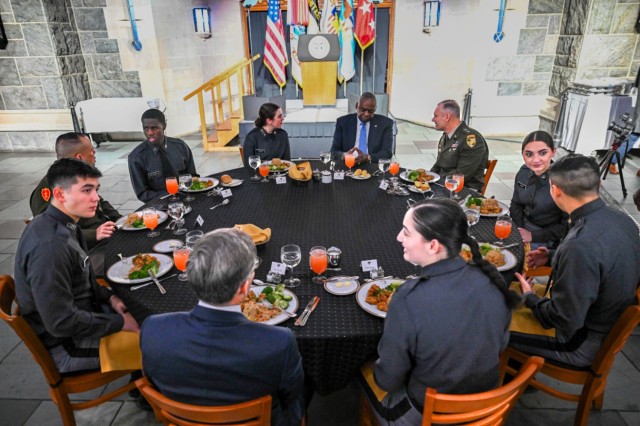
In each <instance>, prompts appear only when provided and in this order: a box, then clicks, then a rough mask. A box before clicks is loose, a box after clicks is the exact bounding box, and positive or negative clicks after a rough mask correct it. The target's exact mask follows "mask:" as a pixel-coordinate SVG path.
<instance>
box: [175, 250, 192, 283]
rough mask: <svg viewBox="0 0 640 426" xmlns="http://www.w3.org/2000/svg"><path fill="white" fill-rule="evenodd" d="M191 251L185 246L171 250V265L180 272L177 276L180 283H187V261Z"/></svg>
mask: <svg viewBox="0 0 640 426" xmlns="http://www.w3.org/2000/svg"><path fill="white" fill-rule="evenodd" d="M190 253H191V250H190V249H189V247H187V246H180V247H176V248H174V249H173V263H174V264H175V265H176V268H177V269H178V270H179V271H182V273H181V274H180V275H178V279H179V280H180V281H187V260H189V254H190Z"/></svg>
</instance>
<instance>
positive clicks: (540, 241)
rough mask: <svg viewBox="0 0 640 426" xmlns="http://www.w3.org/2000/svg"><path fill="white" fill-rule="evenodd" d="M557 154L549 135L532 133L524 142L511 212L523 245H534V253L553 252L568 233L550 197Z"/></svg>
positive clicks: (565, 218)
mask: <svg viewBox="0 0 640 426" xmlns="http://www.w3.org/2000/svg"><path fill="white" fill-rule="evenodd" d="M555 153H556V148H555V144H554V143H553V138H552V137H551V135H550V134H549V133H547V132H544V131H541V130H539V131H536V132H531V133H529V134H528V135H527V136H526V137H525V138H524V142H522V158H523V159H524V165H523V166H522V167H521V168H520V170H519V171H518V174H517V175H516V181H515V185H514V187H513V197H512V198H511V207H510V209H509V210H510V212H511V218H512V219H513V221H514V223H515V224H516V226H517V227H518V231H519V232H520V235H521V236H522V241H524V242H525V243H531V249H536V248H538V247H540V246H541V245H544V246H545V247H548V248H554V247H555V246H557V245H558V243H559V242H560V240H562V237H564V234H565V233H566V228H567V218H568V216H567V214H566V213H563V212H562V210H560V209H559V208H558V206H557V205H556V203H555V202H554V201H553V198H551V194H550V193H549V167H551V159H552V158H553V157H554V155H555Z"/></svg>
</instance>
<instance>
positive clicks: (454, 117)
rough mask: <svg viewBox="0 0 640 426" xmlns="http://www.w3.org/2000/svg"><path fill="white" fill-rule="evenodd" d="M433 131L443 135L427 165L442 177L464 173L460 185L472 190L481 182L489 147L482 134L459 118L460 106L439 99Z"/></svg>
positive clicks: (482, 181) (434, 112)
mask: <svg viewBox="0 0 640 426" xmlns="http://www.w3.org/2000/svg"><path fill="white" fill-rule="evenodd" d="M433 122H434V123H435V125H436V130H442V131H443V132H444V134H443V135H442V137H441V138H440V142H439V143H438V158H437V159H436V163H435V164H434V165H433V167H432V168H431V171H432V172H435V173H438V174H440V175H442V176H446V175H450V174H454V173H459V174H463V175H464V185H465V186H466V187H468V188H472V189H475V190H480V189H482V186H483V185H484V169H485V167H486V164H487V159H488V158H489V147H488V146H487V142H486V141H485V140H484V138H483V137H482V135H481V134H480V133H479V132H478V131H477V130H474V129H472V128H471V127H469V126H467V124H466V123H465V122H464V121H462V120H460V106H459V105H458V103H457V102H456V101H452V100H446V101H442V102H440V103H439V104H438V105H437V106H436V109H435V111H433Z"/></svg>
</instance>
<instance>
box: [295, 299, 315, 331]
mask: <svg viewBox="0 0 640 426" xmlns="http://www.w3.org/2000/svg"><path fill="white" fill-rule="evenodd" d="M318 303H320V298H319V297H318V296H313V297H312V298H311V300H310V301H309V303H307V307H306V308H304V311H302V315H300V318H298V319H297V320H296V322H295V325H297V326H300V327H304V326H305V324H306V323H307V320H308V319H309V316H310V315H311V313H312V312H313V311H314V310H315V309H316V306H318Z"/></svg>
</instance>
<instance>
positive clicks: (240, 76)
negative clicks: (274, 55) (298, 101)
mask: <svg viewBox="0 0 640 426" xmlns="http://www.w3.org/2000/svg"><path fill="white" fill-rule="evenodd" d="M258 58H260V54H257V55H255V56H253V57H252V58H249V59H243V60H242V61H240V62H238V63H236V64H235V65H233V66H232V67H230V68H228V69H226V70H225V71H223V72H222V73H220V74H218V75H216V76H215V77H213V78H212V79H211V80H209V81H207V82H206V83H204V84H202V85H201V86H200V87H198V88H197V89H195V90H193V91H192V92H191V93H189V94H188V95H186V96H185V97H184V98H183V100H184V101H188V100H189V99H191V98H192V97H194V96H197V97H198V109H199V112H200V128H201V131H202V146H203V148H204V150H205V151H211V150H216V149H223V147H224V146H225V145H226V144H227V143H229V142H230V141H231V139H233V138H234V137H235V136H237V134H238V123H239V122H240V120H241V119H242V97H243V96H245V95H252V94H253V93H254V87H253V61H255V60H256V59H258ZM234 77H235V78H236V79H237V87H236V90H237V92H236V93H234V92H233V90H232V85H231V79H232V78H234ZM245 78H246V84H245ZM223 86H224V90H225V92H226V95H225V96H224V97H223V91H222V90H223ZM205 93H208V94H209V96H211V109H212V113H213V122H214V127H215V129H216V132H217V133H216V135H215V136H214V137H212V139H211V141H210V140H209V137H208V135H207V122H206V113H205V99H204V95H205ZM234 96H237V98H238V102H237V104H238V105H237V107H234ZM223 133H224V135H223ZM221 136H224V137H221ZM210 142H211V143H210Z"/></svg>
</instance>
